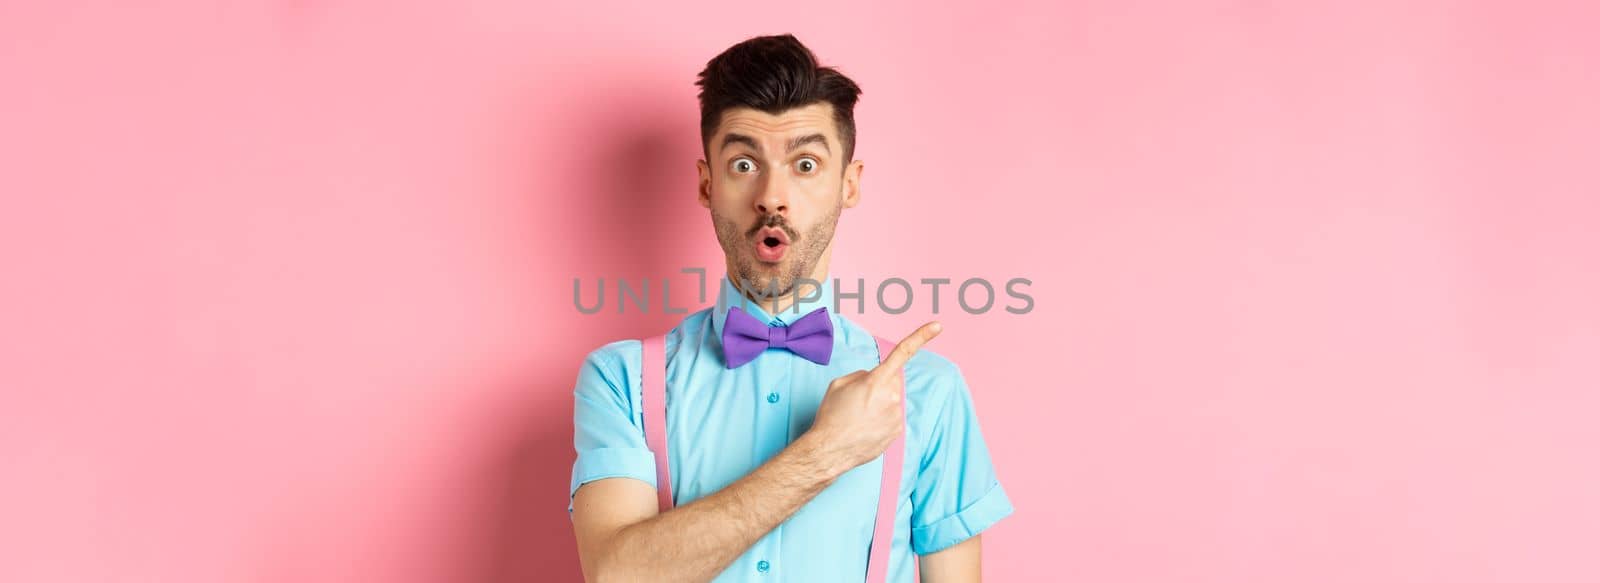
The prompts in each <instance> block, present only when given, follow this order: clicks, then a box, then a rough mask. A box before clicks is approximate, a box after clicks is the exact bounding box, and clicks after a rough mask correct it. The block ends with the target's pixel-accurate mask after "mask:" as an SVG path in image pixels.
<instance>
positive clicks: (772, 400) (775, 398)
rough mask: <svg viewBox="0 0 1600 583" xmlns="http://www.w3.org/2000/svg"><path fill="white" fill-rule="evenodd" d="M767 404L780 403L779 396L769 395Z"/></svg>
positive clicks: (775, 394)
mask: <svg viewBox="0 0 1600 583" xmlns="http://www.w3.org/2000/svg"><path fill="white" fill-rule="evenodd" d="M767 402H768V403H776V402H778V394H777V393H767Z"/></svg>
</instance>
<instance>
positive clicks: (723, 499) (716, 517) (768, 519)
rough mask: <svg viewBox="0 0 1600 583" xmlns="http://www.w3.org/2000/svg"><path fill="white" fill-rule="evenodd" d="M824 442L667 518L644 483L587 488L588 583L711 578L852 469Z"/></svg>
mask: <svg viewBox="0 0 1600 583" xmlns="http://www.w3.org/2000/svg"><path fill="white" fill-rule="evenodd" d="M819 445H820V444H818V443H816V437H815V434H813V433H810V432H808V433H806V434H804V435H802V436H801V437H800V439H797V440H795V442H794V443H793V444H791V445H790V446H789V447H788V448H785V449H784V450H783V451H781V452H779V453H778V455H776V456H774V457H773V458H772V459H771V460H769V461H768V462H767V463H766V464H763V465H762V466H761V467H759V468H756V470H755V471H753V472H751V473H750V474H748V475H746V476H745V477H743V478H740V479H739V480H738V481H736V482H734V483H733V484H730V485H729V486H728V487H726V488H723V489H722V490H720V491H718V492H716V493H714V494H711V495H710V496H706V497H704V498H701V499H699V500H695V501H694V502H691V503H689V504H686V505H684V506H680V507H677V508H673V509H671V510H669V511H667V512H664V513H662V512H659V511H658V510H657V506H656V504H657V502H656V492H655V489H654V488H651V487H650V485H649V484H647V483H645V482H641V481H639V480H634V479H630V478H610V479H605V480H598V481H595V482H591V483H588V484H584V485H583V486H582V487H580V488H579V489H578V492H577V494H576V497H575V498H574V500H573V514H572V516H573V525H574V526H573V527H574V529H575V530H576V532H577V537H578V554H579V557H580V559H581V561H582V564H583V574H584V578H585V579H587V580H588V581H592V582H605V581H709V580H711V579H712V578H713V577H716V575H717V574H718V573H721V572H722V570H723V569H726V568H727V566H728V565H729V564H730V563H732V562H733V560H734V559H736V558H738V557H739V555H740V554H741V553H743V552H744V551H745V550H746V549H748V548H750V546H751V545H754V544H755V543H756V541H757V540H760V538H761V537H762V536H765V535H766V534H767V533H768V532H770V531H772V529H773V528H775V527H777V525H778V524H779V523H781V522H783V521H784V520H786V519H787V518H788V517H789V516H790V515H792V514H794V513H795V512H796V511H798V510H799V509H800V507H801V506H804V505H805V504H806V502H809V501H811V499H812V498H815V497H816V496H817V494H818V493H820V492H822V490H823V489H824V488H827V487H828V485H829V484H832V483H833V481H834V480H836V479H838V477H839V476H840V475H841V474H843V473H844V471H845V470H848V469H849V468H842V469H841V468H839V467H838V466H837V464H836V463H835V462H832V461H830V460H829V459H828V456H827V455H826V453H825V452H823V451H822V449H821V448H820V447H819Z"/></svg>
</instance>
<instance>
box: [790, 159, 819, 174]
mask: <svg viewBox="0 0 1600 583" xmlns="http://www.w3.org/2000/svg"><path fill="white" fill-rule="evenodd" d="M795 167H796V168H799V169H800V172H801V173H802V174H810V173H812V172H815V171H816V169H817V161H816V160H812V159H810V158H801V159H800V161H799V162H797V163H796V164H795Z"/></svg>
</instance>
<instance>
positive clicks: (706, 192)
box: [694, 160, 711, 208]
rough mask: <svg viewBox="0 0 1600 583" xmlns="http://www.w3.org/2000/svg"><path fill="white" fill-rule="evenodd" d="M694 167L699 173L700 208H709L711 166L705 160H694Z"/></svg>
mask: <svg viewBox="0 0 1600 583" xmlns="http://www.w3.org/2000/svg"><path fill="white" fill-rule="evenodd" d="M694 167H695V169H696V170H698V171H699V172H700V188H699V189H698V190H699V191H700V197H699V198H700V206H703V207H706V208H711V165H709V164H706V161H705V160H695V161H694Z"/></svg>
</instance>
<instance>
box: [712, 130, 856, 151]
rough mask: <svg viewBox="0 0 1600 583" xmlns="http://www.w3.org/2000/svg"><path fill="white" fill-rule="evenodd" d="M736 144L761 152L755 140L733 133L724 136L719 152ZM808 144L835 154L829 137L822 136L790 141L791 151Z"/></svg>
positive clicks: (808, 136)
mask: <svg viewBox="0 0 1600 583" xmlns="http://www.w3.org/2000/svg"><path fill="white" fill-rule="evenodd" d="M734 144H744V145H746V146H749V147H750V149H752V150H756V151H758V152H759V151H760V150H761V146H759V145H757V144H756V139H755V138H752V137H750V136H747V135H744V134H735V133H732V132H730V133H727V134H724V135H723V136H722V146H721V147H720V148H718V150H719V151H720V150H726V149H728V146H732V145H734ZM806 144H822V149H823V150H825V151H827V152H828V153H829V154H832V153H833V149H832V148H829V147H828V137H827V136H824V135H822V134H807V135H804V136H798V137H796V138H794V139H792V140H789V151H790V152H793V151H795V150H797V149H799V148H800V146H804V145H806Z"/></svg>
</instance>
